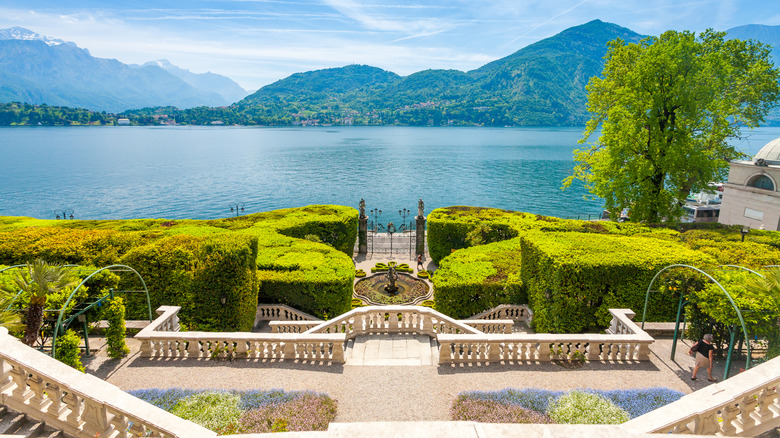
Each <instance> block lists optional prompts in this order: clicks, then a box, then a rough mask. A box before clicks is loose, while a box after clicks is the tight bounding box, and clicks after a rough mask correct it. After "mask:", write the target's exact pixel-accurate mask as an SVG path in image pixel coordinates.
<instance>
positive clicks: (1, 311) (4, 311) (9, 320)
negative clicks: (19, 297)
mask: <svg viewBox="0 0 780 438" xmlns="http://www.w3.org/2000/svg"><path fill="white" fill-rule="evenodd" d="M13 297H14V295H13V294H12V293H9V292H7V291H3V290H0V326H1V327H5V328H7V329H8V331H9V332H11V333H14V332H16V331H18V330H21V328H22V318H21V317H20V316H19V312H17V311H15V310H13V309H11V308H10V306H11V300H13Z"/></svg>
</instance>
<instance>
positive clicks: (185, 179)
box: [0, 126, 780, 222]
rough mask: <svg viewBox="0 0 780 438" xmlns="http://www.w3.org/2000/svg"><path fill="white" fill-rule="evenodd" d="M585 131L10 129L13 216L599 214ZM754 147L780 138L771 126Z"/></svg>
mask: <svg viewBox="0 0 780 438" xmlns="http://www.w3.org/2000/svg"><path fill="white" fill-rule="evenodd" d="M582 129H583V128H580V127H576V128H478V127H474V128H471V127H450V128H429V127H428V128H426V127H421V128H416V127H313V128H310V127H306V128H303V127H301V128H294V127H275V128H269V127H181V126H179V127H8V128H0V157H2V158H0V215H3V216H32V217H36V218H44V219H46V218H54V216H55V212H56V211H58V210H66V209H71V210H73V212H74V216H75V218H77V219H126V218H170V219H183V218H193V219H209V218H219V217H227V216H230V215H231V212H230V204H231V203H239V204H240V203H243V206H244V208H245V211H246V213H250V212H258V211H268V210H274V209H279V208H287V207H297V206H303V205H309V204H340V205H349V206H352V207H355V208H357V205H358V202H359V201H360V199H361V198H364V199H365V201H366V208H367V210H371V209H374V208H378V209H381V210H383V212H384V214H383V216H382V218H381V219H382V221H383V222H388V221H394V220H395V221H396V222H397V221H398V219H399V218H400V216H398V210H402V209H404V208H406V209H409V210H411V211H412V214H413V215H414V214H416V211H417V200H418V198H422V199H423V200H424V201H425V211H426V212H430V211H431V210H432V209H434V208H437V207H445V206H452V205H474V206H483V207H495V208H502V209H508V210H517V211H527V212H532V213H538V214H544V215H552V216H559V217H570V216H577V215H588V214H591V215H595V214H598V213H599V212H600V211H601V209H602V206H603V202H602V201H600V200H588V199H584V197H583V195H586V194H587V193H586V191H585V190H584V189H583V187H582V186H581V185H576V186H574V187H571V188H569V189H567V190H564V191H562V190H561V182H562V180H563V179H564V178H565V177H566V176H568V175H569V174H570V173H571V170H572V168H573V166H574V163H573V162H572V151H573V150H574V149H575V148H577V147H579V145H578V144H577V141H578V140H579V139H580V137H581V133H582ZM747 134H748V136H747V138H746V139H744V140H741V141H739V142H737V144H738V145H739V146H740V148H741V149H742V150H744V151H745V152H746V153H748V154H751V155H752V154H755V152H757V151H758V150H759V149H760V148H761V147H762V146H763V145H764V144H766V143H767V142H769V141H770V140H772V139H774V138H776V137H780V128H760V129H756V130H753V131H751V132H749V133H747ZM407 220H408V219H407Z"/></svg>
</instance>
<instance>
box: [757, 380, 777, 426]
mask: <svg viewBox="0 0 780 438" xmlns="http://www.w3.org/2000/svg"><path fill="white" fill-rule="evenodd" d="M776 401H777V388H776V387H775V388H768V387H765V388H764V389H762V390H761V392H759V393H758V398H757V399H756V403H757V404H758V409H757V410H756V411H755V412H753V418H755V420H756V421H758V422H760V423H762V424H763V423H766V422H767V421H769V420H771V419H772V418H773V417H774V414H773V412H772V409H771V408H770V406H772V405H775V403H776ZM777 408H780V406H778V407H775V409H777ZM777 411H778V412H780V409H777Z"/></svg>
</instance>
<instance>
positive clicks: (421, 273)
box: [417, 271, 428, 278]
mask: <svg viewBox="0 0 780 438" xmlns="http://www.w3.org/2000/svg"><path fill="white" fill-rule="evenodd" d="M417 276H418V277H419V278H428V271H419V272H418V273H417Z"/></svg>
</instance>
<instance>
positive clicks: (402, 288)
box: [355, 272, 430, 305]
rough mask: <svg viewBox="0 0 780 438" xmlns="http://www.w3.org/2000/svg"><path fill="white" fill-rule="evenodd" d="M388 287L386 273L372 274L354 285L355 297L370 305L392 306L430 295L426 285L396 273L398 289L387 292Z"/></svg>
mask: <svg viewBox="0 0 780 438" xmlns="http://www.w3.org/2000/svg"><path fill="white" fill-rule="evenodd" d="M389 285H390V280H389V279H388V278H387V273H385V272H382V273H378V274H374V275H372V276H370V277H366V278H363V279H360V280H358V282H357V283H355V296H356V297H358V298H361V299H363V300H364V301H367V302H370V303H376V304H379V305H392V304H411V303H413V302H415V301H417V300H421V299H425V298H428V297H429V295H430V287H429V286H428V283H426V282H425V281H424V280H420V279H418V278H414V277H412V276H411V275H409V274H404V273H398V278H397V279H396V281H395V285H396V287H397V288H398V290H397V291H396V292H387V291H386V290H385V287H386V286H389Z"/></svg>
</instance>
